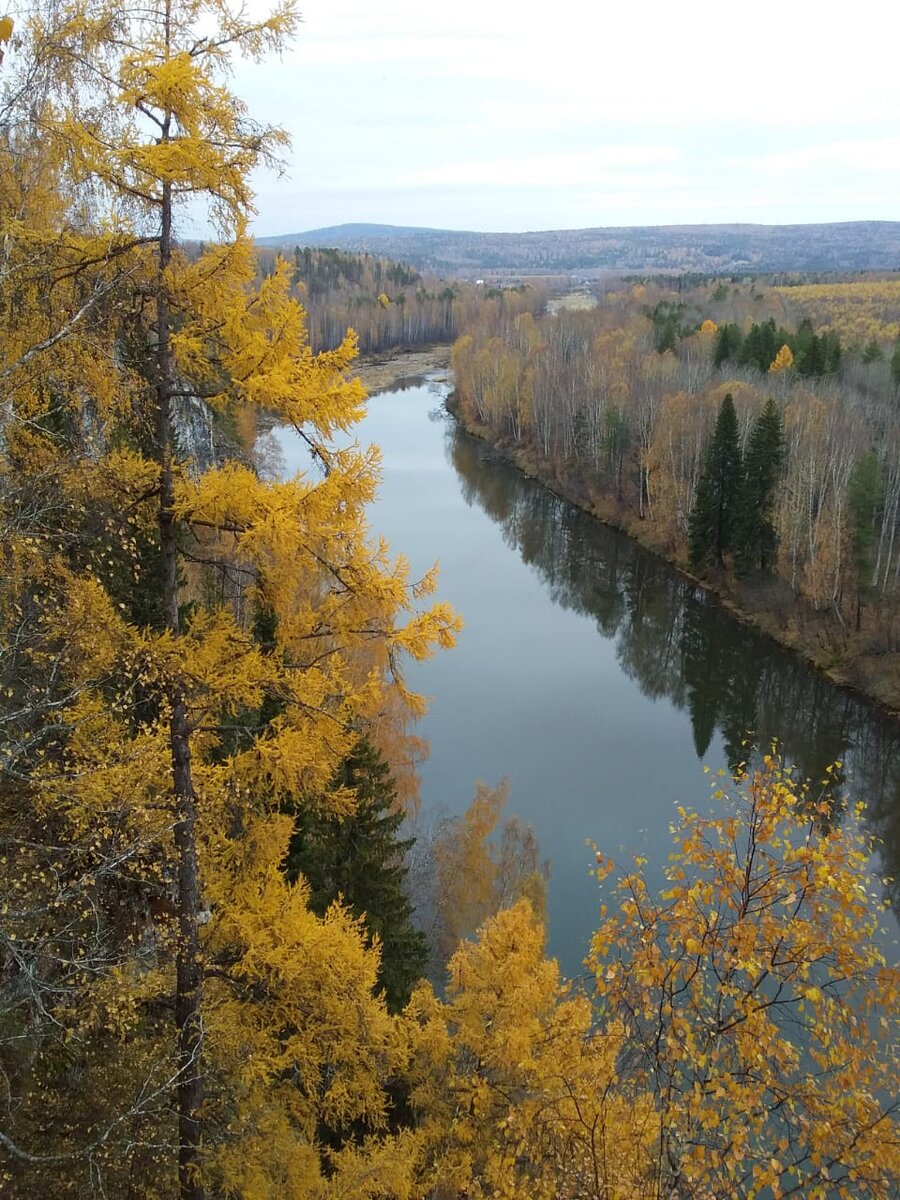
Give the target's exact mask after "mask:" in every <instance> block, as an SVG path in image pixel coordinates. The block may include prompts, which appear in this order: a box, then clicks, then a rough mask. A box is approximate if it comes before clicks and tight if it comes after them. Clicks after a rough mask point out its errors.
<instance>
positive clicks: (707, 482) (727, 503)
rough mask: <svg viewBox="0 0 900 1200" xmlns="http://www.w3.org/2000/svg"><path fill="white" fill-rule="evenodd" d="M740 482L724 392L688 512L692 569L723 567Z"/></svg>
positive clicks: (730, 404)
mask: <svg viewBox="0 0 900 1200" xmlns="http://www.w3.org/2000/svg"><path fill="white" fill-rule="evenodd" d="M742 482H743V481H742V473H741V447H740V442H739V439H738V424H737V413H736V412H735V411H734V400H733V398H732V396H731V393H730V392H728V393H727V394H726V396H725V399H724V400H723V401H722V404H721V407H720V408H719V415H718V417H717V419H716V428H715V431H714V433H713V436H712V441H711V442H710V445H709V449H708V451H707V453H706V460H705V462H704V464H703V471H702V473H701V475H700V482H699V484H698V485H697V495H696V497H695V499H694V507H693V509H692V510H691V518H690V523H689V526H688V541H689V553H690V560H691V563H692V565H693V566H695V567H702V566H705V565H707V564H709V563H711V562H716V563H718V565H719V566H720V567H721V566H724V565H725V554H726V553H727V552H728V551H729V550H731V549H732V547H733V544H734V533H735V521H736V515H737V510H738V504H739V498H740V493H741V490H742Z"/></svg>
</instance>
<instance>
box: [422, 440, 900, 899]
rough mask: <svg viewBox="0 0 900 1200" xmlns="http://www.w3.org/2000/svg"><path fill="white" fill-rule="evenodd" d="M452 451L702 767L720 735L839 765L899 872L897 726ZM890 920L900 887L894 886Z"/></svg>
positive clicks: (644, 564)
mask: <svg viewBox="0 0 900 1200" xmlns="http://www.w3.org/2000/svg"><path fill="white" fill-rule="evenodd" d="M446 438H447V453H448V457H449V459H450V461H451V462H452V464H453V466H454V468H455V469H456V471H457V473H458V475H459V478H460V482H461V487H462V490H463V495H464V498H465V500H466V502H467V503H468V504H470V505H472V504H476V505H478V506H479V507H480V508H481V509H483V510H484V512H485V513H487V514H488V515H489V516H490V517H491V519H492V520H493V521H495V522H496V523H497V524H498V525H499V526H500V528H501V530H502V533H503V538H504V541H505V542H506V543H507V545H509V546H510V548H512V549H514V550H515V551H516V552H517V553H518V554H519V555H520V556H521V558H522V559H523V561H524V562H526V563H527V564H529V565H530V566H531V567H533V568H534V569H535V570H536V571H537V572H538V574H539V576H540V577H541V579H542V581H543V582H544V583H545V584H546V586H547V588H548V589H549V591H550V594H551V596H552V598H553V600H554V601H555V602H556V603H557V604H559V605H561V606H562V607H563V608H568V609H572V610H574V611H575V612H578V613H581V614H586V615H589V616H591V617H592V618H593V619H594V620H595V621H596V625H597V629H598V630H599V632H600V633H601V634H602V635H603V637H605V638H608V639H612V640H614V643H615V648H616V658H617V660H618V662H619V665H620V666H621V668H622V670H623V671H624V672H625V673H626V674H627V675H628V676H629V677H630V678H632V679H633V680H635V682H636V683H637V684H638V685H639V687H640V689H641V691H642V692H643V693H644V694H645V695H646V696H648V697H650V698H652V699H658V698H666V699H668V700H669V701H670V702H671V703H672V704H674V705H675V706H676V707H677V708H679V709H683V710H687V711H688V712H689V714H690V720H691V727H692V730H693V738H694V746H695V749H696V752H697V755H698V757H700V758H703V757H704V756H705V755H706V753H707V751H708V749H709V747H710V743H711V741H712V739H713V736H714V735H715V733H716V732H718V733H720V734H721V736H722V738H723V741H724V745H725V748H726V753H727V758H728V761H729V763H731V764H737V763H739V762H741V761H744V760H747V759H748V758H750V757H751V755H752V754H753V753H754V752H758V751H759V750H760V748H763V749H765V748H767V747H768V746H769V745H771V743H772V741H773V739H777V741H778V742H779V744H780V746H781V747H782V749H783V751H784V753H785V756H786V757H787V758H788V760H789V761H790V762H792V763H793V764H795V765H796V767H797V769H798V770H799V772H800V773H801V774H802V775H803V776H804V777H808V778H809V779H810V780H812V781H814V782H815V783H816V784H818V783H819V781H821V780H823V779H824V778H825V768H826V767H827V766H828V765H829V764H831V763H834V762H836V761H840V762H841V763H842V764H843V765H842V767H841V769H840V772H839V773H838V786H839V787H840V788H841V789H842V791H844V792H846V793H847V794H848V795H849V797H850V798H851V799H855V798H857V797H861V798H863V799H864V800H865V802H866V806H867V813H868V821H869V824H870V828H871V830H872V832H873V833H875V834H876V835H877V836H878V837H879V838H880V839H881V842H882V846H881V857H882V863H883V866H884V870H885V872H886V873H887V874H888V875H889V876H890V877H891V878H892V879H893V880H894V881H896V878H897V876H898V874H900V869H898V868H900V724H898V723H897V722H894V721H890V720H888V719H886V718H884V717H882V716H880V715H879V714H878V713H877V712H875V711H874V710H873V709H872V708H871V707H870V706H869V705H867V704H866V703H865V702H863V701H862V700H860V699H859V698H857V697H855V696H854V695H852V694H851V693H850V692H847V691H845V690H843V689H841V688H838V687H835V686H834V685H833V684H830V683H829V682H828V681H827V680H825V679H823V678H822V677H821V676H819V675H818V674H816V672H814V671H813V670H812V669H811V668H809V667H808V666H807V665H806V664H805V663H804V662H803V661H802V660H800V659H799V658H798V657H797V656H796V655H793V654H790V653H788V652H787V651H784V650H782V649H781V648H780V647H778V646H777V645H775V644H774V643H773V642H771V641H770V640H769V639H767V638H765V637H763V636H762V635H761V634H758V633H757V632H755V631H754V630H753V629H751V628H749V627H747V626H745V625H743V624H741V622H739V621H737V620H736V619H735V618H734V617H732V616H731V615H730V614H729V613H727V612H726V611H725V610H724V609H723V608H721V607H720V606H719V605H718V604H716V603H715V602H714V600H713V599H712V598H711V597H709V596H708V595H707V594H706V593H704V592H703V591H701V590H700V589H698V588H696V587H695V586H694V585H693V584H692V583H691V582H690V581H689V580H686V579H684V578H682V577H681V576H679V575H678V574H677V573H676V572H674V571H673V570H672V569H671V568H670V567H669V566H668V564H666V563H665V562H663V561H662V560H660V559H658V558H655V557H654V556H652V555H650V554H648V553H646V552H645V551H643V550H642V549H641V548H640V547H639V546H637V545H636V544H635V543H634V542H632V541H631V540H630V539H628V538H627V537H625V536H624V535H622V534H620V533H617V532H616V531H615V530H612V529H609V528H607V527H606V526H603V525H601V524H600V523H599V522H596V521H594V520H592V519H591V518H589V517H587V516H586V515H585V514H584V513H581V512H580V511H579V510H577V509H576V508H574V507H572V506H571V505H569V504H567V503H566V502H565V501H563V500H562V499H560V498H559V497H558V496H556V495H554V494H553V493H552V492H551V491H549V490H547V489H546V488H543V487H541V486H539V485H538V484H536V483H534V482H533V481H531V480H529V479H527V478H525V477H524V476H523V475H521V474H520V473H519V472H517V471H514V470H512V469H511V468H509V467H507V466H506V465H505V464H503V463H502V462H501V461H500V460H499V459H498V457H497V456H496V454H495V453H494V452H492V451H491V450H490V448H489V447H487V446H485V445H484V444H483V443H481V442H479V441H478V440H477V439H475V438H472V437H470V436H469V435H467V434H466V433H465V432H463V431H462V430H461V429H460V428H459V427H458V426H457V425H456V424H455V423H453V422H448V426H447V432H446ZM889 888H890V898H891V901H892V905H893V908H894V911H895V913H897V914H898V915H900V890H898V888H897V885H896V882H894V883H892V884H890V885H889Z"/></svg>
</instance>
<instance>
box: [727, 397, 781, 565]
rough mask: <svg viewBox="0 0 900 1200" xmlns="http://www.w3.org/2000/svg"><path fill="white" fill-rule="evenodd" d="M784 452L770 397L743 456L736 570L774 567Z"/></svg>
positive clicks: (778, 412) (777, 415)
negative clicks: (775, 512)
mask: <svg viewBox="0 0 900 1200" xmlns="http://www.w3.org/2000/svg"><path fill="white" fill-rule="evenodd" d="M786 450H787V447H786V444H785V437H784V419H783V417H782V414H781V409H780V408H779V407H778V405H777V404H776V403H775V401H774V400H773V399H772V398H771V397H770V398H769V399H768V400H767V401H766V404H765V407H764V408H763V410H762V412H761V413H760V414H759V416H758V417H757V418H756V421H755V422H754V424H753V428H752V430H751V431H750V441H749V443H748V445H747V453H746V455H745V456H744V472H743V487H742V488H741V494H740V500H739V505H738V512H737V519H736V522H735V537H734V543H735V545H734V548H735V563H736V566H737V568H738V570H739V571H742V572H749V571H769V570H771V569H772V567H773V566H774V565H775V559H776V557H777V554H778V534H777V532H776V530H775V526H774V525H773V524H772V507H773V505H774V501H775V488H776V486H777V484H778V480H779V477H780V475H781V470H782V467H783V466H784V459H785V454H786Z"/></svg>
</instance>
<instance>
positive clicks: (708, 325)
mask: <svg viewBox="0 0 900 1200" xmlns="http://www.w3.org/2000/svg"><path fill="white" fill-rule="evenodd" d="M718 328H719V327H718V325H717V324H716V323H715V321H713V320H712V319H711V318H710V317H707V318H706V320H705V321H704V322H703V324H702V325H701V326H700V332H701V333H702V334H711V333H716V331H717V330H718Z"/></svg>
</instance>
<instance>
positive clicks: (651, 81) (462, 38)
mask: <svg viewBox="0 0 900 1200" xmlns="http://www.w3.org/2000/svg"><path fill="white" fill-rule="evenodd" d="M252 5H253V9H254V10H257V9H258V8H260V0H252ZM301 12H302V17H303V23H302V24H301V26H300V29H299V33H298V36H297V38H296V40H295V41H294V43H293V45H292V47H291V49H290V50H288V51H287V52H286V53H285V54H284V55H283V57H282V58H281V59H280V60H278V59H275V60H272V59H271V58H270V59H268V60H266V61H265V62H264V63H261V64H247V63H241V64H239V65H238V67H237V69H236V71H235V75H234V79H233V81H232V82H233V85H234V86H235V88H236V90H237V91H238V92H239V94H240V95H241V96H242V97H243V98H244V99H245V100H246V102H247V104H248V107H249V110H250V112H251V114H252V115H253V116H254V117H256V118H257V119H259V120H262V121H265V122H269V123H272V124H276V125H280V126H281V127H283V128H285V129H286V130H287V131H288V132H289V134H290V135H291V138H292V147H291V149H290V150H289V151H288V153H287V155H286V163H285V167H286V170H285V174H284V175H283V176H282V177H281V178H277V177H275V176H273V175H272V174H271V173H261V174H260V175H259V176H258V177H257V178H256V179H255V185H256V189H257V210H258V215H257V219H256V221H255V224H254V227H253V231H254V232H255V233H257V234H258V235H266V234H280V233H293V232H299V231H303V230H308V229H314V228H318V227H321V226H326V225H336V224H342V223H344V222H347V221H365V222H369V221H374V222H385V223H387V224H395V225H427V226H434V227H438V228H449V229H477V230H508V231H521V230H526V229H561V228H580V227H585V226H592V225H664V224H681V223H711V222H732V221H752V222H763V223H793V222H817V221H852V220H868V219H876V220H897V219H900V70H898V68H897V63H896V56H897V46H898V42H900V9H898V8H897V6H896V5H894V4H892V3H890V2H889V0H856V2H855V3H854V4H853V5H842V6H840V7H839V8H838V7H834V8H832V9H829V8H827V7H826V6H825V5H823V4H822V3H821V2H820V0H819V2H817V3H812V2H811V0H780V2H777V3H776V2H774V0H755V2H754V3H751V4H746V5H737V4H734V3H725V4H723V5H712V4H702V5H701V4H694V5H684V4H673V3H672V2H671V0H666V2H662V0H639V2H635V0H630V2H629V0H622V2H621V3H619V4H618V5H615V6H614V5H611V4H602V3H597V2H596V0H595V2H594V3H591V2H590V0H581V2H578V3H576V2H574V0H544V3H542V4H535V3H532V2H531V0H517V2H516V3H511V2H509V0H480V2H479V0H454V2H453V3H444V2H441V3H437V2H435V0H418V2H417V3H409V2H406V0H377V2H375V0H365V2H364V0H305V3H302V4H301Z"/></svg>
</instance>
